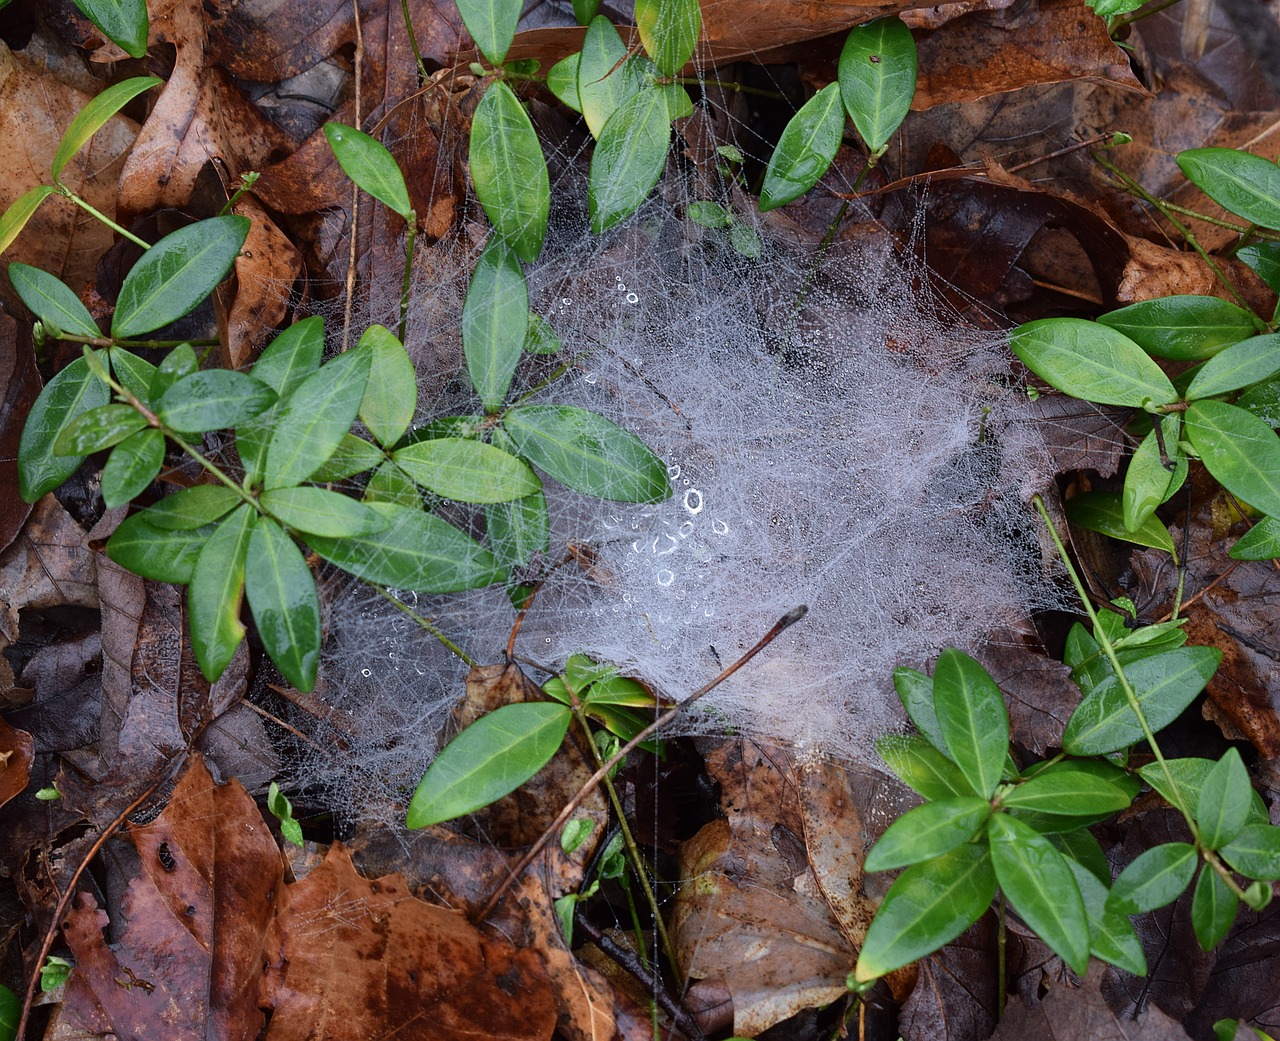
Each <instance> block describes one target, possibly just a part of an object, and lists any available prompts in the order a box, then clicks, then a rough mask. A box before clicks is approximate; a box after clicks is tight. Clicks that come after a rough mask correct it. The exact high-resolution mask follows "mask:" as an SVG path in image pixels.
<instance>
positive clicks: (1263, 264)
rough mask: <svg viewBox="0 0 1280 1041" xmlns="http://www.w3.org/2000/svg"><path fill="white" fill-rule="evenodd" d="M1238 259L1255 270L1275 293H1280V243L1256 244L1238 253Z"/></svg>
mask: <svg viewBox="0 0 1280 1041" xmlns="http://www.w3.org/2000/svg"><path fill="white" fill-rule="evenodd" d="M1236 259H1237V260H1243V261H1244V262H1245V263H1246V264H1248V265H1249V266H1250V267H1251V268H1253V270H1254V271H1256V272H1257V273H1258V277H1259V278H1261V279H1262V281H1264V282H1265V283H1267V285H1268V286H1269V287H1270V288H1271V291H1272V292H1273V293H1280V242H1255V243H1254V244H1253V245H1252V246H1245V247H1244V249H1242V250H1239V251H1237V253H1236Z"/></svg>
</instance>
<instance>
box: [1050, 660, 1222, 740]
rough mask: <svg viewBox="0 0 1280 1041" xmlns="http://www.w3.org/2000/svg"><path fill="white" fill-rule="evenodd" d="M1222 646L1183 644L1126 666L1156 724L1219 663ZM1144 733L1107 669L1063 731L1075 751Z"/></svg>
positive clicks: (1181, 705)
mask: <svg viewBox="0 0 1280 1041" xmlns="http://www.w3.org/2000/svg"><path fill="white" fill-rule="evenodd" d="M1221 659H1222V652H1221V651H1219V650H1217V649H1216V648H1212V647H1179V648H1177V649H1176V650H1172V651H1163V652H1161V653H1160V654H1157V655H1153V656H1151V657H1147V658H1141V659H1139V660H1138V661H1134V662H1132V663H1130V664H1128V665H1126V666H1125V667H1124V672H1125V676H1127V677H1128V679H1129V682H1130V684H1131V685H1132V687H1133V690H1134V693H1135V695H1136V696H1137V699H1138V704H1139V705H1140V706H1141V708H1142V711H1143V714H1144V715H1145V716H1146V718H1147V722H1148V723H1149V724H1150V726H1151V729H1152V730H1153V731H1155V730H1161V729H1163V728H1164V727H1166V726H1168V725H1169V724H1170V723H1172V722H1173V721H1174V720H1175V719H1177V718H1178V716H1180V715H1181V714H1182V712H1183V710H1184V709H1185V708H1186V707H1187V706H1188V705H1190V704H1191V702H1192V701H1193V700H1195V697H1196V695H1197V694H1199V693H1200V691H1202V690H1203V689H1204V686H1205V684H1206V683H1208V682H1209V679H1210V677H1211V676H1212V675H1213V674H1214V672H1215V671H1216V670H1217V668H1218V662H1219V661H1221ZM1142 739H1143V731H1142V726H1141V724H1139V722H1138V717H1137V716H1135V715H1134V713H1133V709H1131V708H1130V707H1129V701H1128V698H1126V697H1125V694H1124V691H1123V689H1122V688H1121V686H1120V682H1119V680H1118V679H1117V678H1116V676H1115V675H1114V674H1112V675H1108V676H1107V677H1106V678H1105V679H1104V680H1103V681H1102V682H1101V683H1099V684H1098V686H1097V687H1095V688H1094V689H1093V690H1092V691H1091V692H1090V693H1089V694H1088V695H1087V696H1086V697H1085V699H1084V700H1083V701H1082V702H1081V703H1080V704H1079V705H1078V706H1077V707H1076V710H1075V712H1073V713H1072V714H1071V718H1070V719H1069V720H1068V721H1067V727H1066V730H1064V731H1063V734H1062V747H1063V748H1064V749H1066V751H1067V752H1069V753H1070V754H1071V755H1106V754H1107V753H1108V752H1114V751H1117V750H1118V749H1121V748H1127V747H1128V746H1129V745H1132V744H1135V743H1136V742H1138V741H1141V740H1142Z"/></svg>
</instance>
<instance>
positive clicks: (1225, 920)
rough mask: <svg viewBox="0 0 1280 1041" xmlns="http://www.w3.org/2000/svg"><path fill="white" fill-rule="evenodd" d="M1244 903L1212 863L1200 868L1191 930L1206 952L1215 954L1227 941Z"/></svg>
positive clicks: (1192, 904) (1192, 908) (1192, 906)
mask: <svg viewBox="0 0 1280 1041" xmlns="http://www.w3.org/2000/svg"><path fill="white" fill-rule="evenodd" d="M1239 908H1240V900H1239V898H1238V897H1237V896H1236V895H1235V893H1233V892H1231V890H1230V889H1228V888H1227V884H1226V882H1224V881H1223V880H1222V876H1221V875H1219V874H1218V873H1217V872H1216V871H1214V869H1213V868H1211V867H1210V866H1209V865H1208V864H1205V865H1204V866H1203V867H1201V868H1200V878H1199V879H1198V880H1197V881H1196V891H1195V893H1194V894H1192V897H1191V927H1192V928H1193V929H1194V930H1195V933H1196V942H1197V943H1199V944H1200V949H1201V950H1202V951H1211V950H1213V949H1214V948H1215V947H1217V946H1218V944H1220V943H1221V942H1222V941H1223V940H1225V939H1226V938H1227V933H1229V932H1230V931H1231V926H1232V925H1233V924H1234V923H1235V920H1236V912H1237V911H1238V910H1239Z"/></svg>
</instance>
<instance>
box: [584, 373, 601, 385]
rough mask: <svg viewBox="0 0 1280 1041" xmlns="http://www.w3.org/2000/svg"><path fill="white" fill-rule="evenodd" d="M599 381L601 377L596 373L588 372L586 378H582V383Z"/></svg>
mask: <svg viewBox="0 0 1280 1041" xmlns="http://www.w3.org/2000/svg"><path fill="white" fill-rule="evenodd" d="M597 379H599V377H598V376H597V375H596V374H595V373H594V372H588V373H587V374H586V375H585V376H583V377H582V382H583V383H595V381H596V380H597Z"/></svg>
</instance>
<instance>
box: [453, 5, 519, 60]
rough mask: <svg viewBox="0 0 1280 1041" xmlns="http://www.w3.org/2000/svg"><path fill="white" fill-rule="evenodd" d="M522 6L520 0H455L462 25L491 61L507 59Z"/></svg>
mask: <svg viewBox="0 0 1280 1041" xmlns="http://www.w3.org/2000/svg"><path fill="white" fill-rule="evenodd" d="M523 6H524V5H523V3H522V0H458V13H459V14H460V15H462V24H463V25H465V26H466V27H467V32H469V33H470V34H471V38H472V39H473V40H475V42H476V46H477V47H478V48H480V53H481V54H483V55H484V56H485V57H486V58H488V59H489V61H490V63H491V64H493V65H501V64H502V61H503V59H504V58H506V56H507V51H508V50H510V48H511V41H512V40H513V39H515V35H516V23H517V22H518V21H520V9H521V8H522V7H523Z"/></svg>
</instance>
